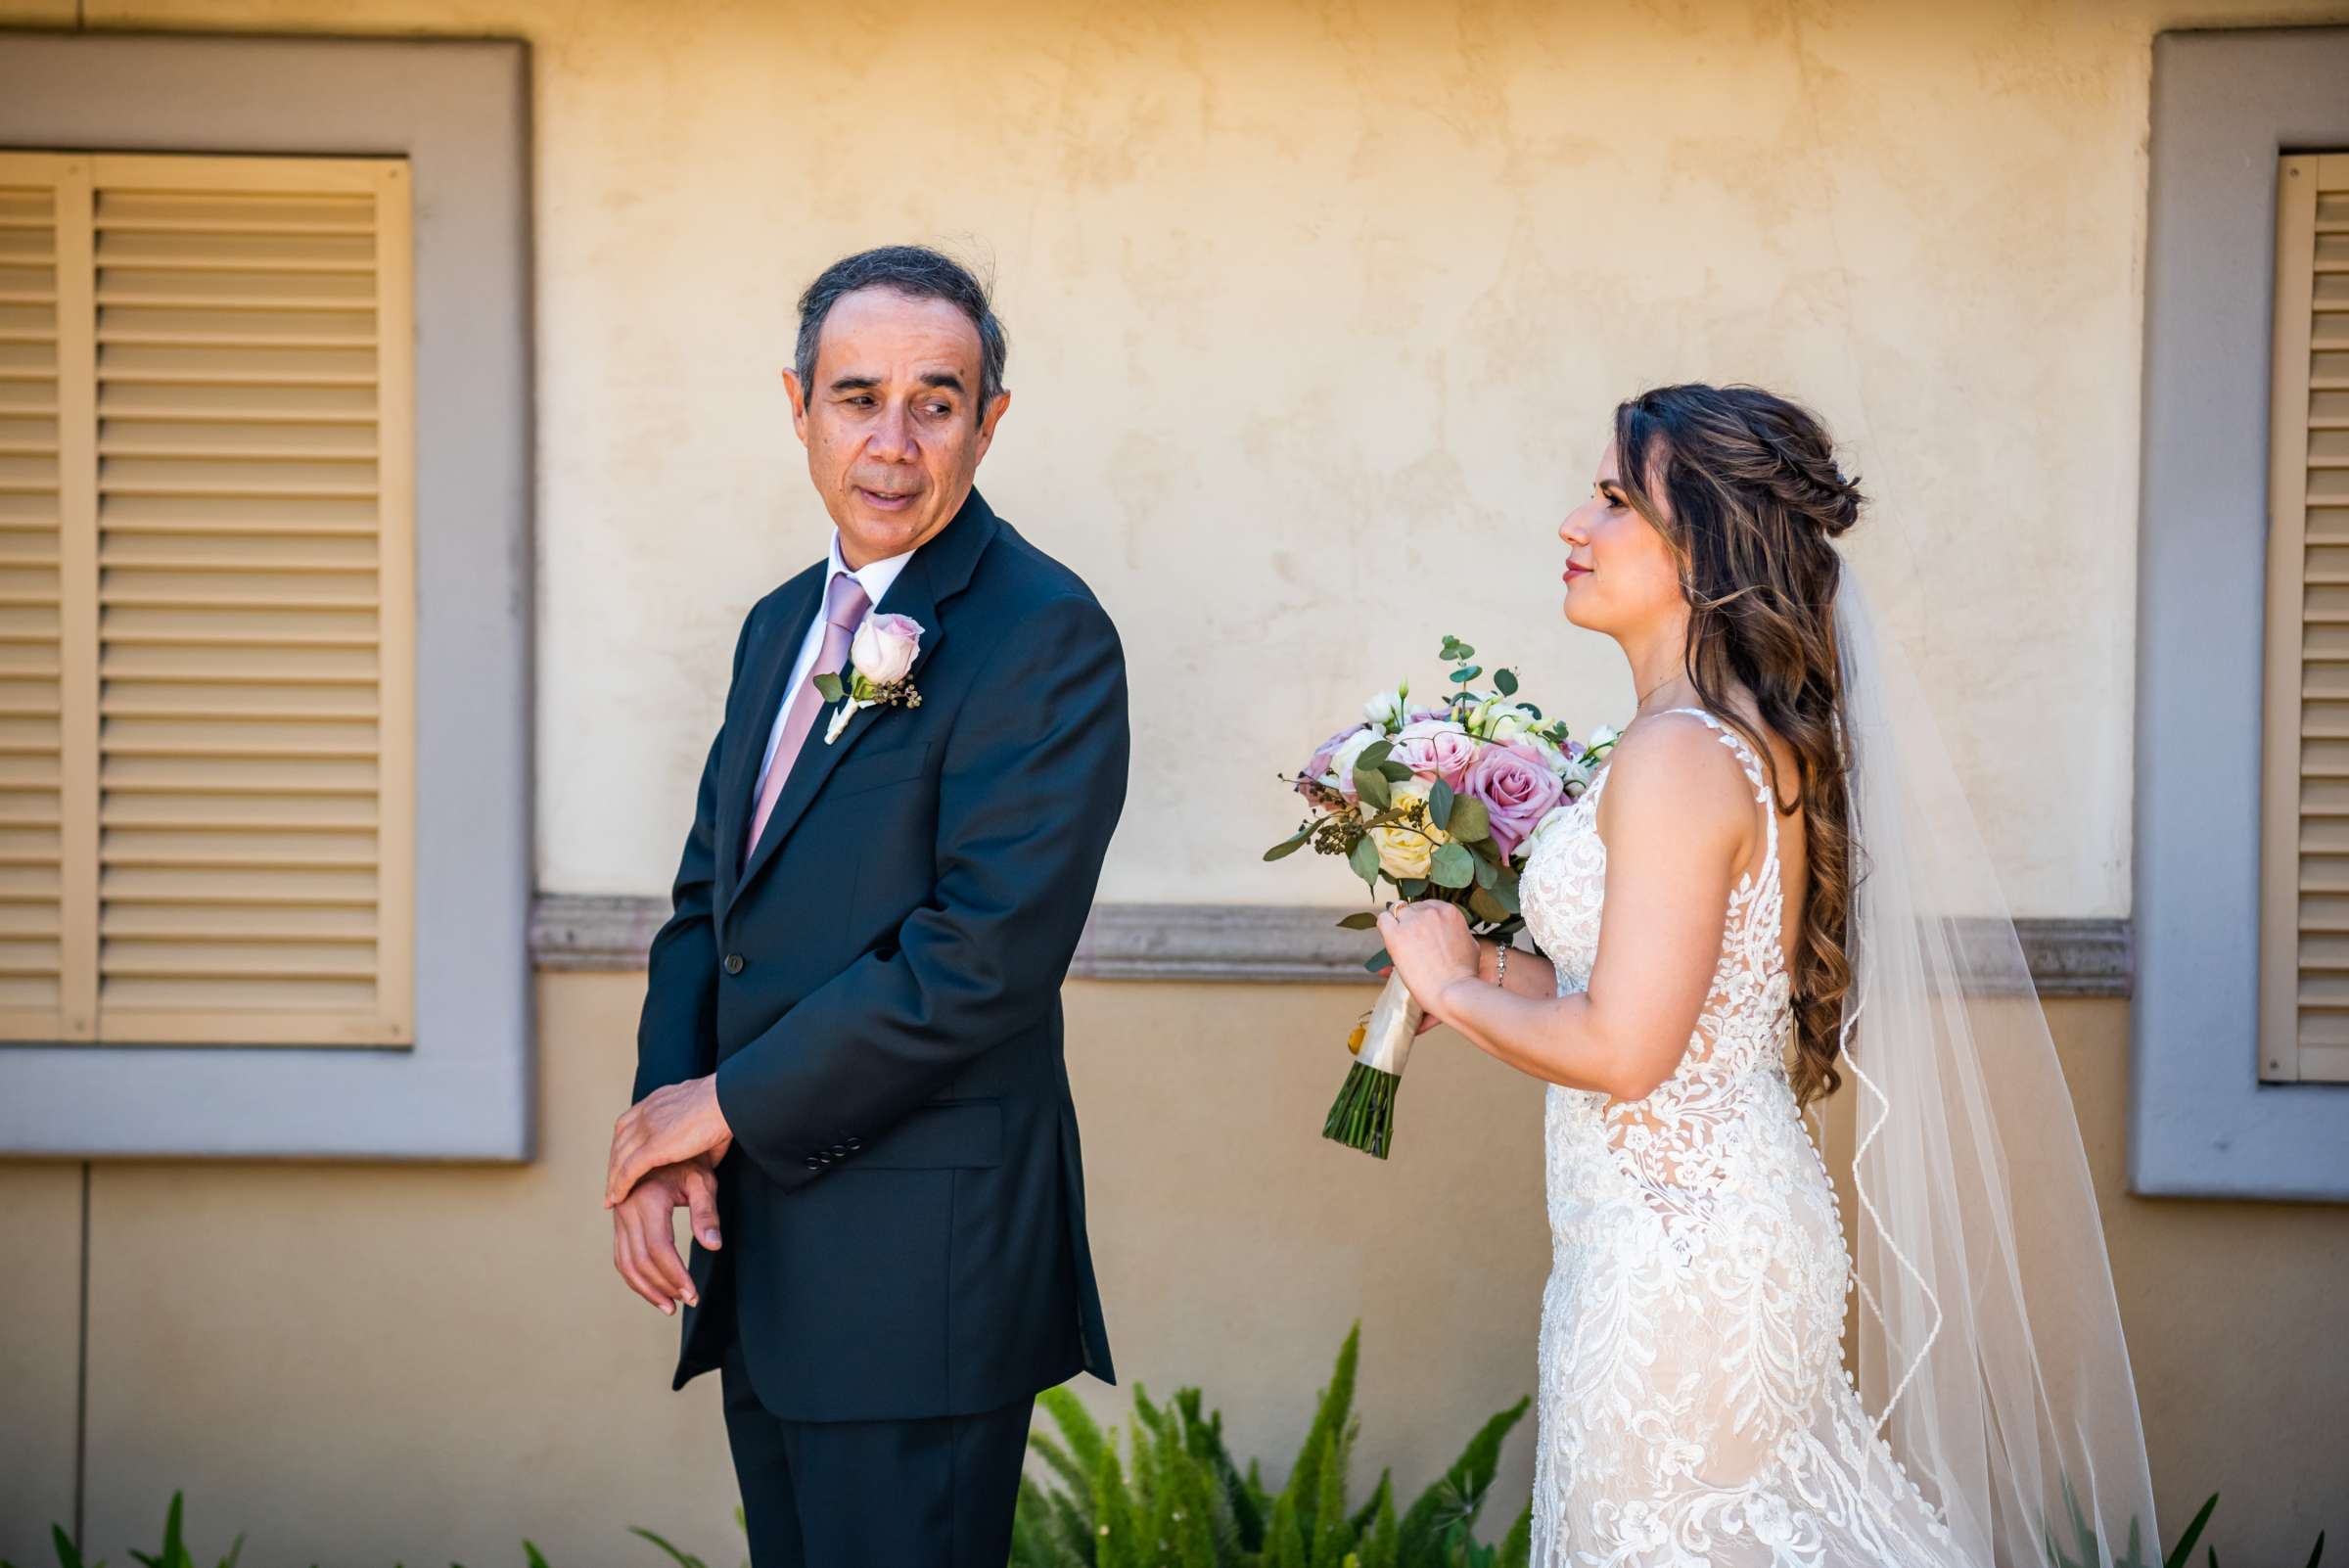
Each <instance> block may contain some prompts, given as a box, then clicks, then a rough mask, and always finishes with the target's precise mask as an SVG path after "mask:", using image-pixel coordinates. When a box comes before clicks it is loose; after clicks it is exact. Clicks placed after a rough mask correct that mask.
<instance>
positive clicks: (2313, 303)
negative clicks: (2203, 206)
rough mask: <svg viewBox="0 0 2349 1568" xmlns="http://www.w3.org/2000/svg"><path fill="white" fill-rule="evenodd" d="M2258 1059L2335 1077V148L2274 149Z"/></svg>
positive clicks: (2340, 683) (2345, 586)
mask: <svg viewBox="0 0 2349 1568" xmlns="http://www.w3.org/2000/svg"><path fill="white" fill-rule="evenodd" d="M2276 236H2277V244H2276V322H2275V343H2274V391H2273V394H2272V397H2271V401H2270V417H2269V427H2270V431H2271V433H2272V435H2271V440H2272V452H2271V466H2270V471H2269V481H2268V498H2269V518H2268V606H2269V609H2268V650H2267V652H2268V657H2267V700H2266V715H2265V729H2266V743H2265V751H2266V755H2265V758H2264V759H2263V769H2264V773H2265V788H2264V791H2263V808H2262V809H2263V818H2264V820H2263V823H2262V829H2261V834H2262V839H2263V850H2262V863H2261V878H2262V882H2263V884H2264V886H2263V892H2262V898H2261V912H2262V913H2261V917H2262V922H2263V927H2264V929H2263V932H2262V937H2261V959H2260V966H2261V976H2260V1042H2261V1043H2260V1052H2259V1072H2260V1077H2261V1078H2262V1079H2264V1080H2267V1081H2269V1082H2274V1083H2301V1082H2314V1081H2330V1082H2349V155H2309V156H2296V157H2291V158H2286V159H2284V160H2282V161H2281V163H2280V168H2279V172H2278V178H2277V229H2276Z"/></svg>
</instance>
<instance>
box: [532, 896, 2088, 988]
mask: <svg viewBox="0 0 2349 1568" xmlns="http://www.w3.org/2000/svg"><path fill="white" fill-rule="evenodd" d="M1347 912H1348V911H1347V910H1346V909H1344V908H1335V907H1331V908H1323V907H1320V906H1317V905H1312V904H1255V903H1104V904H1096V905H1095V906H1094V908H1093V914H1092V918H1091V919H1090V920H1088V921H1087V922H1086V923H1085V928H1084V936H1083V938H1082V940H1081V941H1080V942H1079V944H1078V946H1077V958H1076V961H1075V962H1074V963H1072V964H1071V965H1070V966H1069V974H1070V975H1071V977H1072V978H1075V979H1078V980H1158V981H1168V980H1187V981H1200V982H1212V983H1219V984H1221V983H1230V982H1235V981H1236V982H1242V983H1260V982H1270V983H1277V982H1288V983H1296V982H1323V983H1327V982H1338V981H1367V980H1368V979H1369V978H1370V976H1369V975H1368V974H1367V973H1365V972H1364V971H1363V969H1362V960H1363V959H1364V958H1365V957H1367V956H1368V955H1369V954H1370V952H1371V951H1372V950H1373V949H1374V948H1375V947H1376V945H1377V943H1376V941H1375V939H1373V938H1372V937H1371V936H1369V935H1368V934H1367V933H1364V932H1359V931H1340V930H1339V929H1337V926H1336V923H1335V922H1336V921H1337V918H1338V917H1339V916H1340V915H1342V914H1345V913H1347ZM667 918H668V899H645V898H632V897H608V896H594V895H582V894H564V893H552V894H541V895H540V896H539V898H538V901H537V904H536V905H535V907H534V908H533V910H532V912H531V917H530V956H531V958H532V960H533V961H534V962H535V963H536V965H537V966H538V967H539V968H540V969H554V970H575V969H600V970H612V969H622V970H624V969H641V968H643V967H644V954H645V949H646V947H647V946H648V945H650V944H651V942H652V939H653V933H654V932H656V931H658V930H660V929H661V922H662V921H663V920H665V919H667ZM2016 928H2017V931H2018V933H2019V935H2020V936H2021V939H2022V944H2023V954H2024V956H2025V957H2026V958H2027V959H2028V960H2029V961H2030V964H2031V978H2032V980H2033V981H2034V983H2036V984H2037V986H2038V987H2039V992H2040V994H2041V995H2043V996H2127V995H2128V994H2129V992H2130V987H2131V981H2132V978H2133V970H2132V944H2131V941H2130V932H2129V923H2128V922H2127V921H2126V920H2022V921H2017V922H2016Z"/></svg>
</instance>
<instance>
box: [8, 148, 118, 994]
mask: <svg viewBox="0 0 2349 1568" xmlns="http://www.w3.org/2000/svg"><path fill="white" fill-rule="evenodd" d="M89 200H90V167H89V162H88V161H87V160H86V159H76V158H71V157H66V156H61V155H57V154H40V153H0V1039H13V1040H44V1039H55V1040H73V1039H81V1040H86V1039H89V1038H93V1036H94V1033H95V1027H96V1020H97V1011H96V1008H95V1006H94V989H93V980H94V966H93V963H92V958H93V955H94V951H95V932H94V924H95V921H94V905H95V860H96V855H95V842H96V829H95V822H96V812H95V799H94V797H95V789H94V778H95V769H94V765H93V760H92V757H91V753H90V749H89V747H88V745H87V744H86V743H87V740H88V738H89V736H90V734H91V730H92V725H93V724H94V721H95V720H94V714H93V703H92V701H91V695H92V692H91V683H90V677H91V670H92V666H91V660H90V659H89V657H88V653H87V649H88V644H87V642H86V640H85V642H84V643H83V645H82V648H81V649H80V651H79V654H78V657H76V656H73V655H69V649H68V644H69V636H70V633H71V632H72V631H73V630H74V629H76V628H78V627H86V625H87V623H88V619H89V611H90V607H89V595H88V567H89V548H88V541H89V537H90V533H91V506H92V489H91V484H90V475H91V436H92V426H93V423H94V414H93V395H92V389H91V371H92V366H91V354H90V268H89V245H90V241H89V224H88V208H89ZM77 741H78V742H80V743H81V744H77Z"/></svg>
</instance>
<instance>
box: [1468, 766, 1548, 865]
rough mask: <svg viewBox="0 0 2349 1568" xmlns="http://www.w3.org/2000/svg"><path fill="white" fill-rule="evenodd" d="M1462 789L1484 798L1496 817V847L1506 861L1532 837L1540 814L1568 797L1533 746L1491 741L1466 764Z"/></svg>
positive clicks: (1494, 833)
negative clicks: (1497, 743)
mask: <svg viewBox="0 0 2349 1568" xmlns="http://www.w3.org/2000/svg"><path fill="white" fill-rule="evenodd" d="M1460 790H1461V793H1463V794H1466V795H1471V796H1474V797H1475V798H1476V799H1478V800H1480V801H1482V802H1484V803H1485V810H1486V812H1487V813H1488V814H1489V815H1490V816H1491V817H1492V819H1493V848H1495V849H1496V850H1498V851H1499V852H1500V857H1501V858H1502V859H1503V860H1506V859H1508V858H1509V856H1511V855H1513V854H1515V853H1517V847H1518V846H1519V845H1521V844H1523V843H1524V842H1525V841H1526V840H1527V839H1528V838H1530V837H1532V835H1533V831H1534V829H1535V828H1536V827H1538V826H1540V825H1541V821H1542V818H1543V817H1544V816H1546V815H1547V814H1548V813H1549V809H1550V807H1554V806H1556V805H1557V804H1558V803H1559V802H1560V801H1561V800H1563V799H1565V796H1566V785H1565V783H1564V781H1563V780H1561V779H1560V778H1559V777H1558V775H1557V774H1555V773H1553V772H1551V771H1550V770H1549V764H1548V763H1547V762H1545V761H1543V760H1542V757H1541V754H1539V753H1538V752H1535V751H1534V750H1533V749H1532V748H1531V747H1519V746H1517V745H1515V744H1508V745H1500V746H1487V747H1485V748H1483V749H1482V750H1481V751H1479V752H1478V753H1477V755H1476V761H1473V762H1470V763H1469V764H1468V772H1467V775H1466V776H1465V777H1464V778H1463V779H1462V780H1461V783H1460Z"/></svg>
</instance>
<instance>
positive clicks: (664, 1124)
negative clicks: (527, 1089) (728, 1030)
mask: <svg viewBox="0 0 2349 1568" xmlns="http://www.w3.org/2000/svg"><path fill="white" fill-rule="evenodd" d="M733 1141H734V1130H733V1129H732V1128H730V1127H728V1126H727V1125H726V1115H725V1112H723V1111H721V1110H719V1109H718V1105H717V1077H716V1075H715V1074H712V1075H711V1076H709V1077H707V1078H689V1079H687V1080H686V1081H685V1082H684V1083H682V1084H669V1085H668V1087H667V1088H659V1089H655V1090H653V1092H652V1093H650V1094H647V1095H646V1096H645V1097H644V1098H643V1099H641V1100H638V1101H637V1102H636V1103H635V1104H634V1105H631V1106H629V1107H628V1108H627V1109H626V1110H625V1111H622V1113H621V1115H620V1120H619V1121H618V1122H616V1123H614V1124H613V1126H612V1164H611V1167H610V1169H609V1170H608V1171H607V1172H606V1173H605V1176H604V1207H605V1208H607V1209H610V1208H614V1207H616V1206H617V1205H618V1204H619V1203H620V1201H621V1200H622V1198H625V1197H626V1196H627V1195H628V1189H629V1188H631V1187H633V1186H635V1185H636V1183H637V1181H638V1180H639V1179H641V1178H642V1177H643V1176H644V1175H645V1173H647V1172H649V1171H651V1170H652V1169H653V1168H654V1167H656V1166H664V1165H676V1164H679V1163H681V1162H683V1161H686V1160H690V1159H692V1158H693V1157H694V1156H695V1155H697V1154H708V1155H709V1156H710V1164H711V1165H712V1167H713V1168H714V1167H715V1166H716V1164H717V1162H718V1161H719V1160H721V1159H723V1158H724V1157H725V1153H726V1146H727V1145H728V1144H729V1143H731V1142H733Z"/></svg>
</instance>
